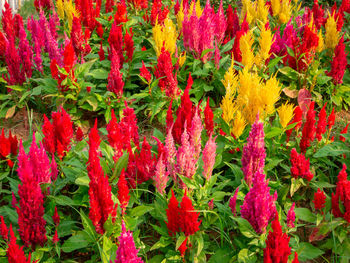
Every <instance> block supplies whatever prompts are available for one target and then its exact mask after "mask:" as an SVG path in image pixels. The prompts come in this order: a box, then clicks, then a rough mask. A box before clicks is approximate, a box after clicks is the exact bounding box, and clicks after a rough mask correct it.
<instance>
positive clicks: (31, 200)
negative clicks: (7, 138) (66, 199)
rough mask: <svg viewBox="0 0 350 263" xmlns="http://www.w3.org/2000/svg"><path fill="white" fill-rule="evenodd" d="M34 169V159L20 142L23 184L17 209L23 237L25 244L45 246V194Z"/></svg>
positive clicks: (19, 169) (20, 176) (19, 162)
mask: <svg viewBox="0 0 350 263" xmlns="http://www.w3.org/2000/svg"><path fill="white" fill-rule="evenodd" d="M34 143H35V141H34ZM32 147H33V146H32ZM49 167H50V166H49ZM34 171H35V170H34V169H33V165H32V160H31V159H30V158H28V156H27V155H26V154H25V152H24V149H23V146H22V144H20V148H19V155H18V176H19V178H20V180H21V184H20V185H19V186H18V195H19V199H20V200H19V206H16V210H17V214H18V226H19V234H20V236H21V239H22V241H23V242H24V244H25V246H27V247H30V246H32V247H33V248H34V247H35V245H37V244H38V245H40V246H43V245H44V244H45V242H46V240H47V237H46V229H45V225H46V221H45V219H44V218H43V216H44V195H43V193H42V191H41V188H40V185H39V182H38V180H37V178H36V177H35V174H34Z"/></svg>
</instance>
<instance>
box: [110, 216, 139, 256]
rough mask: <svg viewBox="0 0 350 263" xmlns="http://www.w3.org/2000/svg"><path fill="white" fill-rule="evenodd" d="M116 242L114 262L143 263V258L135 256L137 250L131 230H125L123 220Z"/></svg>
mask: <svg viewBox="0 0 350 263" xmlns="http://www.w3.org/2000/svg"><path fill="white" fill-rule="evenodd" d="M118 242H119V246H118V249H117V258H116V260H115V261H114V263H125V262H130V263H131V262H132V263H143V260H142V259H141V258H140V257H138V256H137V253H138V250H137V249H136V247H135V243H134V238H133V236H132V232H131V231H126V228H125V223H124V221H122V233H121V234H120V236H119V238H118Z"/></svg>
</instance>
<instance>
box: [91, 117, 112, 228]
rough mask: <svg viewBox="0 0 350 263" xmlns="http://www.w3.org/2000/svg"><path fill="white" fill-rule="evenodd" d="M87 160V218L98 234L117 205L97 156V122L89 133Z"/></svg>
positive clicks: (98, 137) (98, 154) (98, 142)
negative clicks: (88, 200)
mask: <svg viewBox="0 0 350 263" xmlns="http://www.w3.org/2000/svg"><path fill="white" fill-rule="evenodd" d="M88 143H89V161H88V163H87V170H88V176H89V178H90V182H89V199H90V212H89V218H90V219H91V221H92V223H93V225H94V226H95V228H96V232H97V233H99V234H103V233H104V231H105V230H104V228H103V226H104V223H105V222H106V221H107V219H108V218H109V217H110V216H111V217H112V221H114V220H115V217H116V214H117V205H114V202H113V200H112V193H111V187H110V185H109V182H108V177H107V175H105V174H104V172H103V170H102V167H101V164H100V159H99V156H100V155H101V153H100V151H99V149H98V148H99V145H100V136H99V135H98V131H97V122H95V125H94V127H93V128H92V129H91V131H90V134H89V142H88Z"/></svg>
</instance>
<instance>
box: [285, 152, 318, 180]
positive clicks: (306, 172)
mask: <svg viewBox="0 0 350 263" xmlns="http://www.w3.org/2000/svg"><path fill="white" fill-rule="evenodd" d="M290 162H291V163H292V166H291V168H290V173H291V174H292V176H293V177H294V178H295V179H297V178H299V177H301V178H304V179H306V180H308V181H311V179H312V178H313V177H314V175H313V174H312V173H311V172H310V161H309V159H306V158H305V156H304V155H303V154H302V153H300V154H298V152H297V150H296V149H295V148H293V149H292V151H291V152H290Z"/></svg>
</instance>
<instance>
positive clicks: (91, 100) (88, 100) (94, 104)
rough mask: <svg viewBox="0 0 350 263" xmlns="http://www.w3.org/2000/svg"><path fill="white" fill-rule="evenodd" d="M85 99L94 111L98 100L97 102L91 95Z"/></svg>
mask: <svg viewBox="0 0 350 263" xmlns="http://www.w3.org/2000/svg"><path fill="white" fill-rule="evenodd" d="M86 101H87V102H88V103H89V104H90V105H91V107H92V111H95V110H96V109H97V106H98V102H97V100H96V98H95V97H92V96H91V97H89V98H87V99H86Z"/></svg>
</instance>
